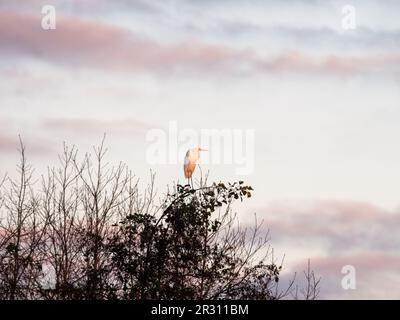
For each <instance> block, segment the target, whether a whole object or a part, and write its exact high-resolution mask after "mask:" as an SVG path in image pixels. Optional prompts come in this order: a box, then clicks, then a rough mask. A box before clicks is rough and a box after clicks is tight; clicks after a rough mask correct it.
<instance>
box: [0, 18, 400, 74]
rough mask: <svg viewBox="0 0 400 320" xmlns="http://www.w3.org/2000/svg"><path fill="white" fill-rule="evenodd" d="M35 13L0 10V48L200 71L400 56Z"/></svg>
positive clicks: (290, 68)
mask: <svg viewBox="0 0 400 320" xmlns="http://www.w3.org/2000/svg"><path fill="white" fill-rule="evenodd" d="M40 19H41V16H40V15H32V14H27V13H26V14H19V13H16V12H14V11H8V12H4V11H3V12H0V45H1V47H2V50H3V52H8V53H13V54H16V53H17V54H28V55H32V56H34V57H37V58H42V59H46V60H47V59H48V60H51V61H56V62H59V63H66V64H72V65H78V66H81V65H83V66H89V67H96V68H114V69H119V70H126V69H127V70H143V71H151V72H154V71H155V72H162V71H169V72H171V71H177V72H180V71H182V70H183V71H201V72H218V71H223V72H241V70H244V69H243V68H242V67H245V70H248V71H247V72H254V73H257V72H300V73H327V74H352V73H360V72H365V71H377V70H384V69H385V68H390V67H393V66H396V65H398V63H399V62H400V55H398V54H391V55H388V54H387V55H374V56H362V57H348V56H325V57H315V56H309V55H305V54H303V53H301V52H297V51H288V52H282V53H281V54H279V55H276V56H266V57H264V58H261V57H260V56H258V55H257V54H256V53H255V52H254V51H251V50H236V49H233V48H229V47H226V46H222V45H210V44H206V43H203V42H200V41H196V40H193V39H191V40H188V41H186V42H185V43H178V44H175V45H169V46H166V45H160V44H159V43H157V42H155V41H152V40H150V39H147V38H144V37H141V36H139V35H138V34H135V33H133V32H130V31H128V30H125V29H122V28H118V27H115V26H112V25H108V24H102V23H98V22H89V21H84V20H81V19H78V18H73V17H68V18H66V17H62V16H59V17H58V20H57V29H56V30H49V31H44V30H42V29H41V24H40Z"/></svg>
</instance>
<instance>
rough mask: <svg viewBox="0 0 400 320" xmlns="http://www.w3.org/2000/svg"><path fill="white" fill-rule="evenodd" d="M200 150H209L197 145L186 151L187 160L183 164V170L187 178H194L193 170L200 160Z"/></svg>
mask: <svg viewBox="0 0 400 320" xmlns="http://www.w3.org/2000/svg"><path fill="white" fill-rule="evenodd" d="M200 151H207V150H206V149H202V148H199V147H197V148H192V149H189V150H188V151H187V152H186V156H185V162H184V165H183V171H184V173H185V178H186V179H190V178H192V175H193V171H194V169H195V168H196V164H197V160H199V158H200Z"/></svg>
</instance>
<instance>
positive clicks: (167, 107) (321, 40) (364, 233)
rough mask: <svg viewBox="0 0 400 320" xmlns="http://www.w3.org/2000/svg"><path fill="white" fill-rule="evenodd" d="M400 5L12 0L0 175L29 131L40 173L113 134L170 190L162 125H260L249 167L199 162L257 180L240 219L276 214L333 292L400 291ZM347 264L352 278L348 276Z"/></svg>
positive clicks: (295, 251) (115, 150)
mask: <svg viewBox="0 0 400 320" xmlns="http://www.w3.org/2000/svg"><path fill="white" fill-rule="evenodd" d="M347 4H350V5H352V6H353V7H354V9H355V22H356V28H355V29H346V28H343V24H342V22H343V19H344V14H343V12H342V9H343V7H344V6H345V5H347ZM43 5H53V6H54V7H55V9H56V29H55V30H43V29H42V27H41V21H42V18H43V16H44V15H43V14H42V12H41V10H42V6H43ZM399 12H400V2H398V1H395V0H387V1H378V0H376V1H372V0H368V1H318V0H313V1H300V0H297V1H296V0H295V1H272V0H271V1H261V0H260V1H239V0H221V1H194V0H189V1H183V0H175V1H172V0H167V1H165V0H164V1H152V0H147V1H145V0H140V1H125V0H113V1H111V0H110V1H105V0H97V1H95V0H79V1H78V0H69V1H55V0H46V1H44V0H43V1H42V0H24V1H12V0H0V163H1V167H0V175H3V174H4V173H5V172H9V173H10V175H12V172H13V170H14V167H15V163H16V160H17V158H18V154H17V152H16V149H17V147H18V134H21V135H22V137H23V139H24V141H25V143H26V144H27V149H28V154H29V159H30V161H31V162H32V163H33V164H34V165H35V167H37V171H38V172H41V170H43V169H44V168H45V167H46V166H47V165H52V164H56V161H57V160H56V159H57V157H56V155H57V152H59V151H60V150H61V148H62V143H63V141H67V142H68V143H70V144H75V145H77V146H78V147H79V149H80V150H82V152H84V151H90V148H91V146H92V145H94V144H98V143H99V142H100V141H101V138H102V136H103V133H104V132H105V133H107V145H108V147H109V149H110V153H109V159H110V161H111V162H117V161H120V160H121V161H125V162H127V163H128V164H129V165H130V167H131V168H132V169H133V170H134V171H135V173H136V174H137V175H138V176H139V177H142V179H143V184H145V181H146V179H147V178H148V176H149V171H150V169H152V170H154V171H155V172H156V174H157V187H158V189H159V191H160V192H161V193H162V192H163V191H164V190H165V188H166V185H167V184H171V183H173V182H174V181H177V180H179V181H183V179H182V178H183V177H182V167H181V165H179V164H176V163H159V164H154V163H150V162H149V159H148V158H147V157H146V154H147V152H148V150H149V141H148V140H146V137H147V136H148V134H149V132H151V130H153V129H155V128H158V129H161V130H163V131H164V132H166V134H167V133H168V132H169V131H168V129H169V125H170V124H171V121H172V122H173V123H176V124H177V127H178V131H179V132H181V131H182V130H185V129H192V130H195V131H194V132H198V133H199V136H200V135H201V134H200V132H201V131H202V130H222V129H227V130H228V131H229V130H231V131H232V132H233V130H239V132H246V130H254V133H255V135H254V141H253V142H254V146H255V149H254V151H252V150H251V149H249V154H247V157H248V158H247V160H249V161H251V162H252V161H253V160H254V167H253V169H252V170H251V172H249V174H247V175H245V176H238V174H237V167H238V165H239V164H238V163H237V162H235V159H234V161H233V163H228V161H223V160H221V161H220V163H215V161H214V162H205V163H203V164H202V168H203V170H209V171H210V178H211V179H212V180H223V181H233V180H237V179H242V180H245V181H246V182H247V183H248V184H251V185H252V186H253V187H254V189H255V194H254V197H253V198H252V199H251V200H250V201H248V202H247V204H246V206H243V207H238V209H240V217H241V219H242V220H243V221H244V223H247V222H251V221H252V216H253V213H254V212H257V214H258V216H259V217H261V218H262V219H264V221H265V232H267V229H269V231H270V236H271V242H272V245H273V246H274V247H275V252H276V254H284V253H285V254H286V268H287V271H294V270H297V271H301V270H302V268H304V266H305V264H306V263H307V259H308V258H310V259H311V263H312V266H313V268H314V269H315V271H316V272H317V273H318V274H319V275H321V276H322V288H321V297H323V298H400V254H399V248H400V236H399V234H398V226H399V224H400V197H399V192H400V148H399V147H398V146H399V137H400V90H399V89H400V19H398V13H399ZM189 143H192V141H189ZM193 143H194V142H193ZM169 147H170V146H169ZM205 147H208V148H209V149H210V152H209V154H216V153H217V152H219V151H220V150H217V148H224V147H225V148H226V146H224V145H222V146H218V147H217V146H215V145H212V144H211V143H210V145H206V146H205ZM177 156H178V158H182V156H183V155H182V154H181V153H180V152H178V155H177ZM249 217H250V218H249ZM345 265H353V266H354V267H355V269H356V276H357V277H356V280H357V288H356V290H344V289H342V287H341V279H342V277H343V275H342V274H341V269H342V267H343V266H345Z"/></svg>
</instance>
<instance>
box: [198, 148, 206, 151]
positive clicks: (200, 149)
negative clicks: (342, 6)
mask: <svg viewBox="0 0 400 320" xmlns="http://www.w3.org/2000/svg"><path fill="white" fill-rule="evenodd" d="M199 151H208V150H207V149H202V148H199Z"/></svg>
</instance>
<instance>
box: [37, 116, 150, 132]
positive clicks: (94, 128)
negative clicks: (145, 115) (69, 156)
mask: <svg viewBox="0 0 400 320" xmlns="http://www.w3.org/2000/svg"><path fill="white" fill-rule="evenodd" d="M43 127H44V128H45V129H48V130H63V131H67V132H75V133H77V134H82V133H85V134H88V133H92V134H96V135H99V134H102V133H119V134H126V133H143V132H145V131H146V130H148V129H150V128H151V126H150V125H149V124H146V123H144V122H141V121H138V120H133V119H123V120H99V119H89V118H54V119H47V120H44V121H43Z"/></svg>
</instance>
